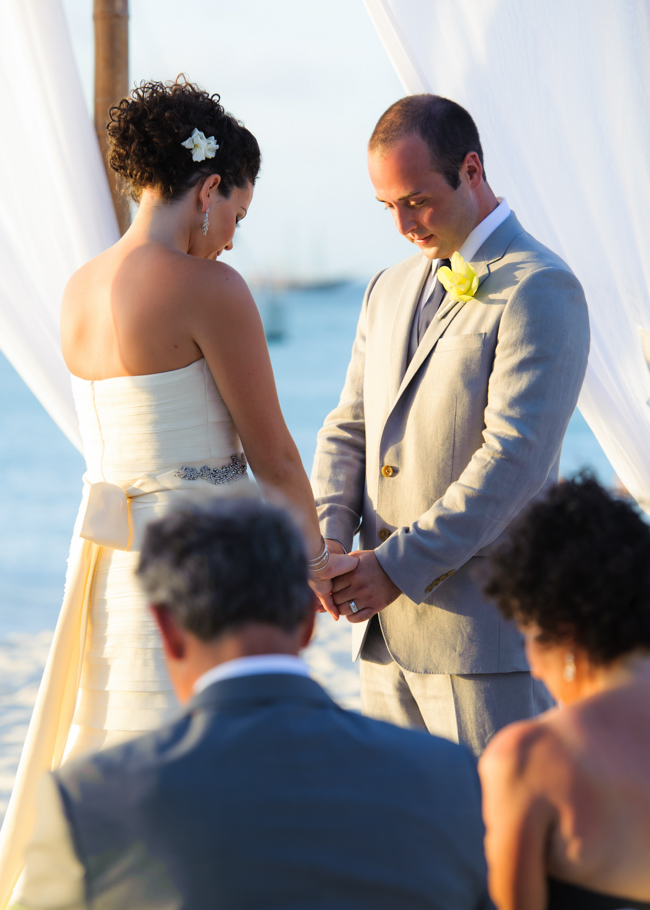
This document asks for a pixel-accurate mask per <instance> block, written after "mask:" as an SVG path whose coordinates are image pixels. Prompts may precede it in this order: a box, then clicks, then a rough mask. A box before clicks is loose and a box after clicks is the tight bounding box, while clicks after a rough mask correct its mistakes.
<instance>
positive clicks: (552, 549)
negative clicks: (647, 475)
mask: <svg viewBox="0 0 650 910" xmlns="http://www.w3.org/2000/svg"><path fill="white" fill-rule="evenodd" d="M485 593H486V594H487V595H488V596H489V597H493V598H494V599H495V600H496V602H497V606H498V607H499V609H500V610H501V612H502V614H503V615H504V616H505V617H506V618H507V619H515V620H516V621H517V622H518V623H519V624H521V625H524V626H525V625H527V624H533V623H534V624H536V625H537V626H539V628H540V630H541V636H540V640H542V641H546V642H548V643H549V644H551V643H552V644H559V643H562V642H564V641H571V642H572V643H574V644H575V645H576V647H578V648H580V649H582V650H584V651H585V653H586V654H587V657H588V659H589V660H590V661H591V662H592V663H593V664H594V665H604V664H609V663H611V662H612V661H613V660H615V659H616V658H618V657H621V656H622V655H624V654H627V653H629V652H631V651H634V650H635V649H637V648H648V649H650V527H648V525H647V524H646V523H645V521H644V520H643V519H642V518H641V516H640V514H639V513H638V510H637V509H636V507H634V506H632V505H631V504H630V503H629V502H627V501H626V500H623V499H621V498H620V497H616V496H614V495H612V494H610V493H608V492H607V491H606V490H605V489H603V487H601V485H600V484H599V483H598V482H597V481H596V480H595V479H594V478H593V477H592V476H591V475H590V474H588V473H582V474H579V475H578V476H577V477H575V478H574V479H573V480H569V481H566V482H564V483H559V484H558V485H557V486H555V487H553V489H552V490H551V492H550V493H549V495H548V497H547V498H546V499H544V500H540V501H539V502H536V503H534V504H533V505H532V506H531V507H530V508H529V509H528V510H527V511H526V513H525V514H524V515H523V517H522V518H521V519H520V521H519V523H518V524H517V525H516V527H515V529H514V530H513V533H512V536H511V537H510V538H509V540H508V542H507V543H505V544H504V545H503V546H502V547H501V548H500V549H499V550H498V551H497V553H496V554H495V555H494V557H493V559H492V563H491V572H490V577H489V580H488V583H487V585H486V588H485Z"/></svg>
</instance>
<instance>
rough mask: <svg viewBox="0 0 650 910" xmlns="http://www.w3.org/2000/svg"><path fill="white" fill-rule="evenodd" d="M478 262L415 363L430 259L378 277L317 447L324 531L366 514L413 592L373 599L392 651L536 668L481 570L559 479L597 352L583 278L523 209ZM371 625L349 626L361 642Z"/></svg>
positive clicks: (346, 527)
mask: <svg viewBox="0 0 650 910" xmlns="http://www.w3.org/2000/svg"><path fill="white" fill-rule="evenodd" d="M471 264H472V266H473V267H474V269H475V270H476V272H477V274H478V277H479V281H480V284H479V287H478V290H477V292H476V295H475V296H474V298H473V299H471V300H469V301H467V302H466V303H463V302H457V303H453V302H452V301H451V300H450V297H449V295H447V296H446V297H445V298H444V299H443V301H442V303H441V304H440V308H439V310H438V313H437V315H436V317H435V318H434V319H433V321H432V322H431V324H430V325H429V328H428V329H427V331H426V334H425V335H424V337H423V339H422V340H421V342H420V344H419V346H418V348H417V350H416V352H415V354H414V356H413V359H412V360H411V361H410V363H409V361H408V350H409V338H410V333H411V327H412V324H413V318H414V314H415V312H416V308H417V306H418V301H419V298H420V294H421V291H422V288H423V286H424V284H425V281H426V278H427V276H428V274H429V269H430V265H431V263H430V262H429V260H428V259H426V258H425V257H424V256H422V254H420V253H418V254H417V255H415V256H413V257H411V258H410V259H407V260H405V261H404V262H400V263H398V264H397V265H395V266H393V267H392V268H389V269H387V270H385V271H383V272H380V273H379V274H378V275H376V276H375V278H374V279H373V280H372V281H371V283H370V285H369V287H368V289H367V292H366V295H365V299H364V302H363V307H362V311H361V316H360V319H359V324H358V328H357V335H356V339H355V342H354V346H353V350H352V358H351V361H350V365H349V367H348V372H347V377H346V381H345V386H344V388H343V392H342V394H341V399H340V401H339V404H338V406H337V407H336V408H335V409H334V410H333V411H332V413H331V414H330V415H329V416H328V418H327V420H326V421H325V424H324V426H323V429H322V430H321V431H320V433H319V437H318V446H317V451H316V456H315V461H314V470H313V477H312V482H313V486H314V490H315V495H316V501H317V504H318V507H319V515H320V520H321V530H322V532H323V535H324V536H325V537H327V538H334V539H336V540H339V541H340V542H341V543H342V544H343V545H344V546H345V547H346V548H347V549H350V548H351V546H352V540H353V537H354V535H355V533H356V532H357V530H359V528H360V534H361V547H362V548H363V549H374V550H375V553H376V555H377V559H378V560H379V562H380V564H381V566H382V567H383V569H384V570H385V571H386V573H387V574H388V575H389V576H390V578H391V579H392V580H393V581H394V582H395V584H396V585H397V586H398V587H399V588H400V590H401V591H402V592H403V594H402V595H401V596H400V597H398V599H397V600H396V601H395V602H394V603H392V604H391V605H390V606H388V607H387V608H386V609H384V610H382V611H381V612H380V613H379V620H380V623H381V628H382V630H383V633H384V637H385V640H386V644H387V647H388V650H389V651H390V653H391V655H392V657H393V658H394V659H395V660H396V661H397V663H398V664H400V665H401V666H402V667H404V668H405V669H407V670H411V671H414V672H418V673H451V674H469V673H504V672H506V673H507V672H511V671H516V670H526V669H527V668H528V667H527V664H526V659H525V656H524V651H523V645H522V640H521V637H520V635H519V634H518V632H517V631H516V630H515V628H514V627H513V626H512V625H511V624H510V623H507V622H506V621H505V620H503V619H502V618H501V617H500V615H499V613H498V611H497V610H496V608H495V607H494V606H493V605H492V604H491V603H489V602H487V601H486V600H485V598H484V597H483V594H482V591H481V584H482V580H481V572H480V571H479V570H480V568H481V565H483V566H484V565H485V561H484V560H482V557H484V556H485V555H486V554H487V553H488V552H489V551H490V550H491V549H492V548H493V545H494V544H495V543H497V542H498V540H499V538H500V537H501V536H502V535H503V534H504V533H505V532H506V531H507V529H508V526H509V525H510V524H511V523H512V522H513V520H514V519H516V517H517V516H518V515H519V513H520V512H521V511H522V509H523V508H524V507H525V506H526V505H527V504H528V503H529V502H530V501H531V500H532V499H534V498H536V497H538V496H540V495H541V494H542V493H543V492H544V490H545V488H547V487H548V486H550V485H551V484H553V483H555V482H556V481H557V479H558V468H559V461H560V450H561V446H562V440H563V437H564V434H565V431H566V428H567V424H568V422H569V419H570V417H571V414H572V412H573V410H574V407H575V405H576V401H577V398H578V394H579V392H580V388H581V385H582V381H583V377H584V373H585V369H586V364H587V355H588V351H589V321H588V315H587V306H586V302H585V298H584V294H583V291H582V287H581V285H580V283H579V282H578V280H577V279H576V277H575V276H574V275H573V273H572V272H571V270H570V269H569V268H568V266H567V265H566V264H565V263H564V262H563V261H562V260H561V259H560V258H559V257H558V256H556V255H555V254H554V253H552V252H551V251H550V250H548V249H547V248H546V247H544V246H543V245H542V244H540V243H538V242H537V241H536V240H535V239H534V238H533V237H531V236H530V234H528V233H527V232H526V231H524V230H523V228H522V227H521V225H520V224H519V222H518V221H517V219H516V217H515V216H514V214H512V213H511V214H510V215H509V216H508V218H507V219H506V220H505V221H504V222H503V224H501V225H500V227H498V228H497V229H496V230H495V231H494V232H493V233H492V234H491V235H490V237H488V239H487V240H486V241H485V242H484V243H483V245H482V246H481V247H480V249H479V250H478V252H477V254H476V255H475V256H474V258H473V259H472V260H471ZM366 628H367V623H363V624H360V625H357V626H355V641H354V645H353V650H354V652H355V654H354V656H355V657H356V656H357V654H358V653H359V650H360V648H361V645H362V642H363V636H364V634H365V631H366Z"/></svg>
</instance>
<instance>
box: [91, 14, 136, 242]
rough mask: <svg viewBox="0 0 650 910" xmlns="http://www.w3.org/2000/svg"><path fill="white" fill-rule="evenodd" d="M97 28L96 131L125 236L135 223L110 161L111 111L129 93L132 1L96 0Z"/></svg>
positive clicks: (121, 228)
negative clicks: (109, 120) (108, 145)
mask: <svg viewBox="0 0 650 910" xmlns="http://www.w3.org/2000/svg"><path fill="white" fill-rule="evenodd" d="M93 2H94V8H93V21H94V24H95V130H96V131H97V139H98V141H99V147H100V148H101V151H102V157H103V159H104V164H105V166H106V173H107V174H108V180H109V183H110V186H111V190H112V191H113V204H114V206H115V213H116V215H117V220H118V223H119V226H120V232H121V233H122V234H123V233H124V231H125V230H126V229H127V228H128V226H129V224H130V223H131V213H130V210H129V204H128V202H127V200H126V199H125V198H124V197H123V196H122V195H121V194H120V193H119V192H118V191H117V189H116V185H115V175H114V173H113V171H112V170H111V169H110V168H109V167H108V162H107V160H106V154H107V136H106V124H107V123H108V109H109V108H110V107H112V106H113V105H114V104H117V103H118V101H121V99H122V98H124V97H125V95H127V94H128V91H129V0H93Z"/></svg>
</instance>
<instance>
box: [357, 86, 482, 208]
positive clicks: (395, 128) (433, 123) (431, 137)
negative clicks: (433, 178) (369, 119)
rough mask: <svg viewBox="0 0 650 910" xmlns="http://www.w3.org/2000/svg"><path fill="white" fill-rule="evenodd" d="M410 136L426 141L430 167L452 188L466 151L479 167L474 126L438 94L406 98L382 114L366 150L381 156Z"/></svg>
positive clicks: (479, 148)
mask: <svg viewBox="0 0 650 910" xmlns="http://www.w3.org/2000/svg"><path fill="white" fill-rule="evenodd" d="M413 133H415V134H416V135H418V136H419V137H420V138H421V139H423V140H424V142H426V144H427V145H428V146H429V150H430V152H431V164H432V167H433V168H434V169H435V170H437V171H439V172H440V173H441V174H442V175H443V176H444V177H445V179H446V180H447V183H448V184H449V185H450V186H451V188H452V189H454V190H455V189H457V188H458V186H459V185H460V177H459V176H458V172H459V171H460V168H461V165H462V163H463V161H464V160H465V156H466V155H467V154H468V153H469V152H476V154H477V155H478V157H479V160H480V162H481V166H482V167H483V179H485V165H484V163H483V148H482V146H481V139H480V136H479V133H478V129H477V127H476V124H475V123H474V121H473V120H472V117H471V115H470V114H469V113H468V111H466V110H465V108H464V107H461V106H460V104H456V102H455V101H450V100H449V98H442V97H441V96H440V95H428V94H427V95H408V96H407V97H406V98H400V100H399V101H396V102H395V103H394V104H391V106H390V107H389V108H388V110H387V111H385V112H384V113H383V114H382V115H381V117H380V118H379V120H378V121H377V126H376V127H375V129H374V130H373V133H372V136H371V137H370V142H369V143H368V150H369V151H370V152H372V153H373V154H380V155H382V154H385V153H386V152H388V151H390V148H391V146H392V145H394V144H395V143H396V142H399V140H400V139H404V138H405V137H406V136H410V135H412V134H413Z"/></svg>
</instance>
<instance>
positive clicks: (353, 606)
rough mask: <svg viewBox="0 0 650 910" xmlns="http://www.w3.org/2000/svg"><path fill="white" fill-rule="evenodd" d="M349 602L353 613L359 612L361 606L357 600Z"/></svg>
mask: <svg viewBox="0 0 650 910" xmlns="http://www.w3.org/2000/svg"><path fill="white" fill-rule="evenodd" d="M348 603H349V605H350V609H351V610H352V612H353V613H358V612H359V607H358V606H357V605H356V604H355V602H354V601H353V600H349V601H348Z"/></svg>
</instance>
